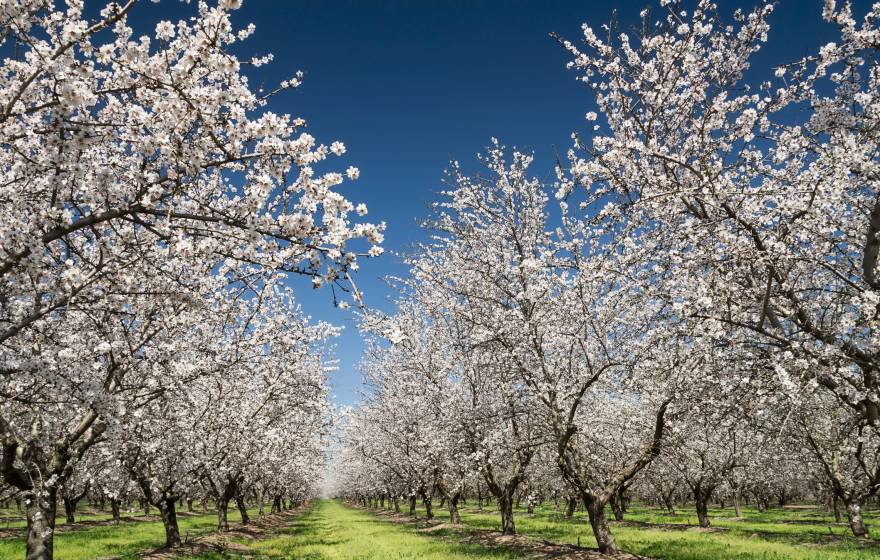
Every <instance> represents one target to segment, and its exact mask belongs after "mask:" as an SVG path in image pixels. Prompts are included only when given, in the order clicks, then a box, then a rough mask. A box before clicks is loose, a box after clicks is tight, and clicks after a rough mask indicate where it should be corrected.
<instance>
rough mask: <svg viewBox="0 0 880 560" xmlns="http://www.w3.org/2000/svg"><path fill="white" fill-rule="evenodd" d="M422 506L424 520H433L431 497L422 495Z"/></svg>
mask: <svg viewBox="0 0 880 560" xmlns="http://www.w3.org/2000/svg"><path fill="white" fill-rule="evenodd" d="M422 504H424V506H425V518H426V519H428V520H429V521H430V520H431V519H434V505H433V504H434V502H433V500H432V498H431V496H428V495H427V494H422Z"/></svg>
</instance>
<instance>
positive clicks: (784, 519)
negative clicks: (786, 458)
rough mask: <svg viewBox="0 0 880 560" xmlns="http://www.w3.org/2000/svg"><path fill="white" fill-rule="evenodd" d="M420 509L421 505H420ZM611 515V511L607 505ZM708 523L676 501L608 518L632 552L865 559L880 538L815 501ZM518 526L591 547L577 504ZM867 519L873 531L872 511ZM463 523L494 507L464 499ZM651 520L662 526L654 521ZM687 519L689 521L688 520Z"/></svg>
mask: <svg viewBox="0 0 880 560" xmlns="http://www.w3.org/2000/svg"><path fill="white" fill-rule="evenodd" d="M434 509H435V515H436V517H437V520H438V521H448V513H447V512H446V511H445V510H443V509H441V508H439V507H435V508H434ZM418 513H419V514H423V513H424V512H423V511H421V510H419V512H418ZM608 514H609V516H610V512H608ZM710 515H711V516H712V527H714V528H716V529H719V530H717V531H713V530H709V531H706V530H702V529H699V528H698V527H696V524H697V523H696V515H695V514H693V513H691V512H689V511H687V510H684V509H682V510H681V511H680V512H678V513H677V514H676V515H668V514H666V513H665V512H661V511H659V510H655V509H649V508H640V507H635V508H631V509H630V511H629V512H628V513H627V515H626V520H625V521H624V522H623V523H617V522H613V521H612V522H611V526H612V531H613V532H614V536H615V538H616V539H617V543H618V545H619V546H620V548H621V549H623V550H626V551H627V552H632V553H635V554H640V555H645V556H650V557H654V558H663V559H666V560H715V559H720V558H724V559H727V558H736V559H742V560H783V559H784V560H868V559H880V543H877V544H872V543H867V544H866V543H864V542H862V541H860V540H858V539H855V538H852V537H851V536H850V535H849V533H848V528H847V527H846V526H844V525H835V524H834V518H833V516H832V515H830V514H827V513H825V512H822V511H819V510H817V509H813V508H810V509H784V510H779V509H776V510H769V511H766V512H760V513H759V512H757V511H756V510H753V509H744V511H743V519H741V520H738V519H736V518H734V512H733V510H732V509H725V510H719V509H715V510H711V511H710ZM515 521H516V528H517V532H518V533H520V534H522V535H526V536H529V537H533V538H537V539H544V540H548V541H553V542H558V543H565V544H578V543H579V544H580V545H581V546H585V547H595V546H596V541H595V540H594V538H593V536H592V532H591V531H590V526H589V523H588V522H587V519H586V514H585V513H583V512H580V511H579V512H577V513H576V514H575V516H574V518H573V519H571V520H569V519H565V517H564V515H563V512H562V511H561V510H559V511H557V510H555V509H554V507H553V506H552V504H551V505H549V506H548V505H545V506H544V507H541V508H538V509H536V511H535V513H534V514H532V515H529V514H527V513H525V512H524V511H517V515H516V516H515ZM867 521H868V523H869V525H870V526H871V528H872V529H873V530H874V531H875V532H880V523H878V519H877V517H876V515H874V514H872V513H869V514H868V515H867ZM462 522H463V525H464V527H465V529H488V530H497V529H498V527H499V517H498V514H497V513H496V512H494V511H489V510H487V511H484V512H479V511H476V509H475V508H471V507H465V508H464V510H463V512H462ZM640 523H645V524H656V525H669V526H668V527H663V528H661V527H654V526H652V525H639V524H640ZM689 525H690V527H689Z"/></svg>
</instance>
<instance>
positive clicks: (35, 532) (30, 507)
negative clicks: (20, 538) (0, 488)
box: [25, 488, 57, 560]
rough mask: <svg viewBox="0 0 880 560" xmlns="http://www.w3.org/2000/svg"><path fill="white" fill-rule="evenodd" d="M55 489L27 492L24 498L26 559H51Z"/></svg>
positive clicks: (55, 505)
mask: <svg viewBox="0 0 880 560" xmlns="http://www.w3.org/2000/svg"><path fill="white" fill-rule="evenodd" d="M56 493H57V490H56V489H55V488H45V489H42V490H41V491H32V492H29V495H27V498H26V500H25V513H26V514H27V544H26V548H27V550H26V555H25V557H26V558H27V560H52V553H53V547H52V540H53V537H54V536H55V510H56V507H57V495H56Z"/></svg>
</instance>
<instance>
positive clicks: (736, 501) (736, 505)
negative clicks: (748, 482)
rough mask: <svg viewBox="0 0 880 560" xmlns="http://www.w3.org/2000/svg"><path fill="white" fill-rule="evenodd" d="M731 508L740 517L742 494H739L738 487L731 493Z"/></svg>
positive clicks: (741, 514) (741, 513)
mask: <svg viewBox="0 0 880 560" xmlns="http://www.w3.org/2000/svg"><path fill="white" fill-rule="evenodd" d="M733 509H734V510H735V511H736V516H737V517H742V516H743V512H742V496H740V492H739V489H737V490H735V491H734V493H733Z"/></svg>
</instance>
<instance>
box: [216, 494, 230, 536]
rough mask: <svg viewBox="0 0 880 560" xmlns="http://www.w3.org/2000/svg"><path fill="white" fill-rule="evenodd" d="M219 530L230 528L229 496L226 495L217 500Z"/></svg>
mask: <svg viewBox="0 0 880 560" xmlns="http://www.w3.org/2000/svg"><path fill="white" fill-rule="evenodd" d="M217 530H218V531H228V530H229V498H227V497H225V496H221V497H220V498H219V499H218V500H217Z"/></svg>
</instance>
